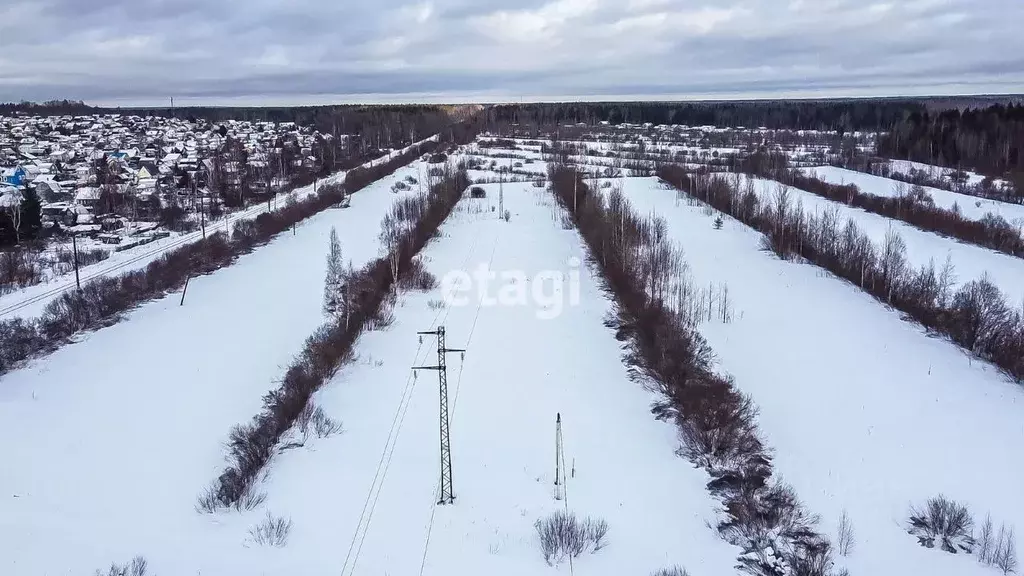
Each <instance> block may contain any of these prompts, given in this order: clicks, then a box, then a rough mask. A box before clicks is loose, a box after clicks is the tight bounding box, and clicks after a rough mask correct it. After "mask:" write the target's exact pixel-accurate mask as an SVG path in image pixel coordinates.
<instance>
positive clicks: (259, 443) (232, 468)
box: [197, 165, 469, 512]
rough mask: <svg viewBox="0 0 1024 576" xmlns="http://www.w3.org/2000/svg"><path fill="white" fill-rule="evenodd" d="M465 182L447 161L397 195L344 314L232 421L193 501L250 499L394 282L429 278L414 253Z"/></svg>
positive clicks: (212, 505)
mask: <svg viewBox="0 0 1024 576" xmlns="http://www.w3.org/2000/svg"><path fill="white" fill-rule="evenodd" d="M468 186H469V178H468V176H467V175H466V172H465V171H464V170H461V169H459V170H456V169H454V167H453V166H451V165H448V166H447V167H446V168H445V170H444V171H443V174H442V175H441V176H440V177H436V178H434V179H433V180H432V182H431V184H430V186H429V188H428V191H427V192H426V193H425V194H423V195H420V196H417V197H413V198H405V199H402V200H399V201H397V202H396V204H395V206H394V207H393V208H392V211H391V212H390V213H389V214H388V216H387V217H386V218H385V219H384V222H383V223H382V232H381V236H382V238H387V239H388V240H387V243H386V244H385V245H386V246H387V253H386V254H385V255H384V256H382V257H380V258H378V259H376V260H373V261H371V262H370V263H368V264H367V265H366V266H365V267H363V268H362V269H360V270H358V271H354V272H353V273H352V275H351V276H350V277H349V278H348V286H349V289H348V294H349V295H348V302H347V306H346V310H347V312H346V315H345V318H344V319H342V318H341V317H339V316H336V317H332V318H331V319H330V320H329V321H328V322H326V323H325V324H323V325H322V326H320V328H318V329H317V330H316V332H314V333H313V334H312V335H311V336H310V337H309V338H307V339H306V343H305V346H304V348H303V350H302V352H301V353H300V354H299V356H298V357H297V358H295V360H294V361H293V362H292V364H291V366H289V367H288V369H287V370H286V371H285V374H284V377H283V379H282V381H281V385H280V387H279V388H278V389H276V390H273V391H271V392H270V393H268V394H267V395H266V396H264V398H263V409H262V410H261V412H260V413H259V414H258V415H256V416H255V417H254V418H253V420H252V421H251V422H249V423H247V424H241V425H238V426H236V427H235V428H234V429H232V431H231V433H230V434H229V440H228V457H227V460H228V466H227V468H226V469H225V470H224V472H223V473H222V474H221V475H220V476H219V477H218V478H217V480H216V481H215V482H214V483H213V485H212V486H211V487H210V488H209V489H207V491H206V492H204V493H203V494H202V495H201V496H200V499H199V503H198V504H197V509H199V510H201V511H206V512H213V511H215V510H217V509H221V508H227V507H238V506H239V504H240V503H242V504H243V507H246V506H245V505H244V503H245V502H247V501H251V500H252V498H253V495H254V494H256V492H255V491H254V486H255V484H256V482H257V480H258V479H259V478H260V475H261V473H262V471H263V470H264V469H265V467H266V466H267V464H268V463H269V462H270V460H271V458H272V457H273V455H274V453H275V452H276V450H277V447H278V445H279V443H280V442H281V439H282V437H283V436H284V435H285V433H286V432H288V430H289V429H291V428H292V426H294V425H296V422H297V421H298V420H299V419H300V417H301V416H302V414H303V413H304V411H305V410H306V409H307V406H308V405H309V403H310V400H311V398H312V396H313V393H314V392H316V390H318V389H319V388H320V387H322V386H323V385H324V384H325V383H326V382H327V381H328V380H330V378H331V377H332V376H333V375H334V374H335V373H336V372H337V371H338V370H339V369H340V368H341V366H342V365H343V364H344V363H345V362H346V361H348V360H349V359H350V358H351V357H352V350H353V347H354V346H355V343H356V341H357V340H358V338H359V336H360V335H361V334H362V333H363V332H364V331H366V330H368V329H370V328H372V327H373V326H375V325H377V324H378V323H379V321H380V320H379V319H380V317H381V315H382V314H384V313H386V311H387V303H388V302H389V301H390V300H389V299H390V298H393V291H394V290H395V289H396V286H397V285H398V284H401V283H404V282H403V278H409V281H408V282H409V284H410V285H416V286H422V285H425V284H429V283H430V282H432V279H431V278H428V277H427V276H425V275H424V271H423V270H422V268H421V266H420V265H419V264H418V263H416V260H415V258H416V255H417V254H418V253H419V251H420V250H421V249H422V248H423V247H424V246H426V244H427V242H429V241H430V239H431V238H433V237H434V236H435V234H436V233H437V230H438V228H439V227H440V225H441V223H442V222H444V220H445V219H446V218H447V217H448V215H449V214H450V213H451V211H452V209H453V208H454V207H455V204H456V203H457V202H458V200H459V198H460V197H461V196H462V192H463V191H464V190H465V189H466V188H467V187H468Z"/></svg>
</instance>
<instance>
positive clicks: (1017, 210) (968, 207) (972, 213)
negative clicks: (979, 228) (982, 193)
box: [803, 166, 1024, 227]
mask: <svg viewBox="0 0 1024 576" xmlns="http://www.w3.org/2000/svg"><path fill="white" fill-rule="evenodd" d="M803 172H804V173H805V174H807V175H812V174H815V175H817V177H818V178H820V179H822V180H824V181H826V182H832V183H833V184H854V185H856V186H857V188H860V191H861V192H863V193H865V194H873V195H875V196H896V191H895V187H896V186H897V185H902V186H905V187H906V188H907V189H909V188H910V186H911V185H910V184H904V183H902V182H899V181H896V180H890V179H889V178H882V177H881V176H875V175H873V174H865V173H863V172H856V171H854V170H846V169H845V168H837V167H835V166H819V167H815V168H805V169H803ZM923 188H924V189H925V192H927V193H928V195H929V196H931V197H932V200H934V201H935V205H936V206H938V207H939V208H946V209H948V210H951V209H952V208H953V205H954V204H955V205H956V206H958V207H959V209H960V212H961V213H962V214H963V215H964V217H965V218H970V219H972V220H981V219H982V218H983V217H984V216H985V214H989V213H991V214H996V215H999V216H1002V217H1003V218H1005V219H1006V221H1007V222H1010V223H1011V224H1014V225H1015V226H1018V227H1021V226H1024V205H1021V204H1012V203H1010V202H1000V201H998V200H989V199H987V198H979V197H978V196H971V195H969V194H959V193H957V192H950V191H949V190H942V189H940V188H931V187H928V186H925V187H923Z"/></svg>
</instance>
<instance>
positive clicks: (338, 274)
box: [324, 226, 345, 316]
mask: <svg viewBox="0 0 1024 576" xmlns="http://www.w3.org/2000/svg"><path fill="white" fill-rule="evenodd" d="M344 282H345V279H344V269H343V268H342V260H341V242H340V241H339V240H338V231H337V230H336V229H335V228H334V227H333V226H332V227H331V237H330V241H329V245H328V249H327V277H326V278H325V279H324V313H325V314H328V315H331V316H334V315H337V314H339V313H341V312H342V311H343V308H344V306H343V303H342V298H343V295H342V289H343V286H344Z"/></svg>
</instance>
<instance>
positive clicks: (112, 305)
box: [0, 142, 437, 374]
mask: <svg viewBox="0 0 1024 576" xmlns="http://www.w3.org/2000/svg"><path fill="white" fill-rule="evenodd" d="M436 147H437V144H436V143H434V142H426V143H424V144H423V145H422V146H418V147H415V148H413V149H411V150H409V151H407V152H406V153H404V154H399V155H396V156H395V157H393V158H392V159H391V160H389V161H387V162H383V163H381V164H377V165H375V166H372V167H368V168H358V169H354V170H352V171H350V172H349V173H348V175H347V176H346V179H345V182H344V184H342V185H329V186H323V187H322V188H320V190H319V192H318V193H317V194H314V195H311V196H309V197H307V198H305V199H303V200H301V201H293V202H289V203H288V204H287V205H286V206H284V207H283V208H282V209H280V210H277V211H274V212H267V213H263V214H260V215H259V216H258V217H256V219H254V220H242V221H239V222H237V223H235V225H234V229H233V231H232V235H231V237H230V238H229V237H228V236H227V235H226V234H225V233H223V232H218V233H216V234H211V235H210V236H207V237H206V238H204V239H202V240H199V241H196V242H193V243H190V244H186V245H184V246H182V247H180V248H177V249H175V250H171V251H168V252H166V253H165V254H164V255H163V256H161V257H160V258H159V259H157V260H155V261H153V262H152V263H150V264H149V265H148V266H147V267H146V268H144V269H141V270H134V271H130V272H127V273H125V274H123V275H121V276H108V277H100V278H97V279H95V280H91V281H89V282H86V283H84V284H83V285H82V289H81V290H80V291H78V290H73V291H68V292H65V293H63V294H62V295H60V296H59V297H57V298H56V299H54V300H53V301H51V302H50V303H49V304H48V305H47V306H46V308H45V309H44V311H43V314H42V316H41V317H40V318H38V319H33V320H23V319H12V320H4V321H0V374H3V373H5V372H7V371H9V370H10V369H11V368H13V367H14V366H15V365H17V364H18V363H19V362H21V361H23V360H25V359H27V358H29V357H30V356H38V355H41V354H45V353H49V352H51V351H53V350H56V349H57V348H59V347H60V346H62V345H63V344H64V343H65V342H67V341H68V339H69V338H70V337H71V336H72V335H74V334H75V333H77V332H79V331H82V330H89V329H95V328H99V327H102V326H106V325H109V324H112V323H114V322H116V321H117V320H118V319H119V317H120V315H121V314H123V313H124V312H126V311H128V310H129V309H131V308H133V307H135V306H137V305H139V304H140V303H142V302H145V301H147V300H150V299H152V298H157V297H160V296H162V295H164V294H166V293H168V292H171V291H173V290H177V289H179V288H181V286H182V285H184V284H185V281H186V279H188V278H190V277H194V276H199V275H203V274H209V273H211V272H213V271H215V270H218V269H220V268H223V267H225V266H228V265H229V264H231V263H232V262H233V261H234V259H235V258H236V257H237V256H239V255H241V254H243V253H245V252H248V251H250V250H252V249H253V248H254V247H256V246H258V245H260V244H263V243H265V242H267V241H269V240H270V239H271V238H273V237H274V236H275V235H277V234H279V233H281V232H284V231H286V230H288V229H289V228H291V227H292V226H294V225H295V224H296V223H297V222H300V221H302V220H305V219H306V218H309V217H310V216H313V215H314V214H317V213H318V212H321V211H323V210H324V209H326V208H328V207H330V206H333V205H335V204H337V203H338V202H340V201H341V200H342V199H343V198H344V197H345V196H346V195H348V194H351V193H353V192H355V191H357V190H359V189H361V188H363V187H365V186H366V185H367V184H369V183H371V182H373V181H375V180H378V179H380V178H382V177H384V176H386V175H387V174H390V173H392V172H394V171H395V170H397V169H398V168H400V167H401V166H404V165H405V164H408V163H409V162H411V161H412V160H414V159H416V158H417V157H419V156H420V155H421V154H423V153H425V152H429V151H432V150H434V149H436Z"/></svg>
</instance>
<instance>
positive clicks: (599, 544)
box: [534, 510, 608, 566]
mask: <svg viewBox="0 0 1024 576" xmlns="http://www.w3.org/2000/svg"><path fill="white" fill-rule="evenodd" d="M534 527H535V528H536V529H537V538H538V540H539V541H540V550H541V554H543V555H544V561H545V562H547V563H548V564H549V565H551V566H554V565H556V564H558V563H560V562H562V561H563V560H565V559H567V558H569V557H570V556H571V557H573V558H576V557H579V556H580V555H581V554H583V553H584V552H586V551H588V550H589V551H590V552H597V551H598V550H600V549H601V548H604V547H605V546H606V542H605V538H606V537H607V535H608V523H607V522H606V521H604V520H601V519H598V520H594V519H591V518H587V519H585V520H579V519H577V518H576V515H575V514H573V513H571V512H564V511H561V510H559V511H556V512H554V513H553V514H551V515H550V516H548V517H546V518H541V519H540V520H537V522H536V523H535V524H534Z"/></svg>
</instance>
